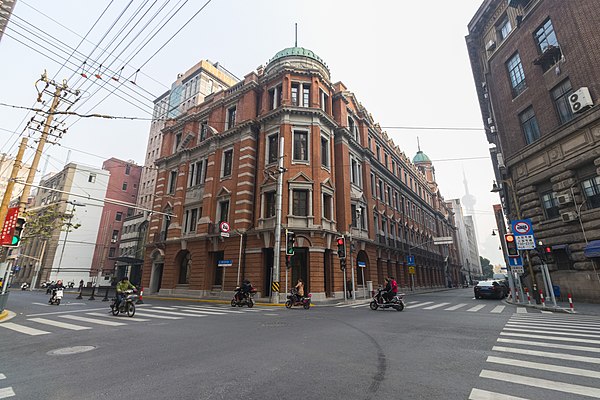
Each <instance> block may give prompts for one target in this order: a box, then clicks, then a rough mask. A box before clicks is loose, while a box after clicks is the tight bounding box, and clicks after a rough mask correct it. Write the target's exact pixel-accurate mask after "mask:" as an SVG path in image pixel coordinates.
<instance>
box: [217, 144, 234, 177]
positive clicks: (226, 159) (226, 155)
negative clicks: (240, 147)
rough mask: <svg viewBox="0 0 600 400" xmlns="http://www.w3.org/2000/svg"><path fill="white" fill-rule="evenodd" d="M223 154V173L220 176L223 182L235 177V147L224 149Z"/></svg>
mask: <svg viewBox="0 0 600 400" xmlns="http://www.w3.org/2000/svg"><path fill="white" fill-rule="evenodd" d="M221 154H222V155H221V173H220V174H219V176H220V177H221V180H224V179H231V177H232V175H233V164H234V162H233V161H234V149H233V146H230V147H226V148H224V149H223V151H222V153H221Z"/></svg>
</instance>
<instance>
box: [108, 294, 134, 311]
mask: <svg viewBox="0 0 600 400" xmlns="http://www.w3.org/2000/svg"><path fill="white" fill-rule="evenodd" d="M123 294H124V295H125V296H124V298H123V299H122V300H121V303H119V307H117V298H116V297H115V298H114V299H113V301H112V303H111V304H110V312H111V313H112V315H119V313H121V314H127V316H128V317H133V315H134V314H135V301H136V300H137V298H138V295H137V294H135V292H134V291H133V290H126V291H125V292H123Z"/></svg>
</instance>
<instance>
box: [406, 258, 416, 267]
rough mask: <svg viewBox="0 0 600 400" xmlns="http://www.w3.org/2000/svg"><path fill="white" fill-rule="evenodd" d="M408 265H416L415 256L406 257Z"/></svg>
mask: <svg viewBox="0 0 600 400" xmlns="http://www.w3.org/2000/svg"><path fill="white" fill-rule="evenodd" d="M406 265H410V266H414V265H415V256H406Z"/></svg>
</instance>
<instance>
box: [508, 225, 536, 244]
mask: <svg viewBox="0 0 600 400" xmlns="http://www.w3.org/2000/svg"><path fill="white" fill-rule="evenodd" d="M511 225H512V233H513V235H515V241H516V242H517V249H518V250H533V249H535V236H534V234H533V225H532V223H531V220H530V219H519V220H515V221H512V222H511Z"/></svg>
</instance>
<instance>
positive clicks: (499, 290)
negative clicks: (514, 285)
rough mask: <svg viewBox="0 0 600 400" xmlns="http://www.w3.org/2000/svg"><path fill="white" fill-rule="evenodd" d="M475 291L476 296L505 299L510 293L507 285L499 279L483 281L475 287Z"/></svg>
mask: <svg viewBox="0 0 600 400" xmlns="http://www.w3.org/2000/svg"><path fill="white" fill-rule="evenodd" d="M473 291H474V292H475V298H476V299H480V298H482V297H491V298H496V299H503V298H504V297H506V295H507V294H508V289H507V287H506V286H505V285H504V284H503V283H501V282H498V281H481V282H478V283H477V285H475V287H474V288H473Z"/></svg>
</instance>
